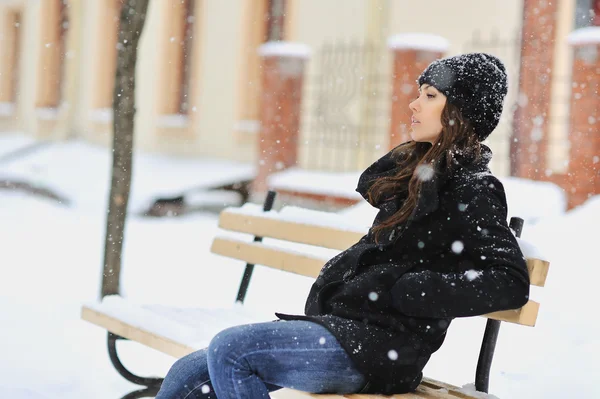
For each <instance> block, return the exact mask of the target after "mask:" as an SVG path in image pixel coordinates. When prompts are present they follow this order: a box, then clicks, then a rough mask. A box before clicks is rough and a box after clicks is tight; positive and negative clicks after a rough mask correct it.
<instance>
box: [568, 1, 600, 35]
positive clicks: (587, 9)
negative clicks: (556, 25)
mask: <svg viewBox="0 0 600 399" xmlns="http://www.w3.org/2000/svg"><path fill="white" fill-rule="evenodd" d="M599 18H600V1H598V0H576V3H575V26H574V29H579V28H585V27H586V26H591V25H598V19H599ZM594 22H596V23H594Z"/></svg>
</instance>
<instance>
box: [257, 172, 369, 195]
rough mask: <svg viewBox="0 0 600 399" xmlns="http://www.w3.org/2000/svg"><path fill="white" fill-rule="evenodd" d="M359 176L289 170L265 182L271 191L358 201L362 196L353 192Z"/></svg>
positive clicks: (270, 177)
mask: <svg viewBox="0 0 600 399" xmlns="http://www.w3.org/2000/svg"><path fill="white" fill-rule="evenodd" d="M359 176H360V173H359V172H346V173H336V172H321V171H313V170H304V169H300V168H289V169H286V170H284V171H282V172H277V173H273V174H272V175H271V176H269V178H268V180H267V182H268V184H269V188H270V189H272V190H285V191H296V192H302V193H308V194H317V195H329V196H333V197H339V198H348V199H354V200H359V199H361V198H362V196H361V195H360V194H359V193H357V192H356V191H355V189H356V183H357V182H358V177H359Z"/></svg>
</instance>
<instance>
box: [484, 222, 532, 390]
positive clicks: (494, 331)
mask: <svg viewBox="0 0 600 399" xmlns="http://www.w3.org/2000/svg"><path fill="white" fill-rule="evenodd" d="M523 223H524V221H523V219H521V218H519V217H512V218H510V223H509V227H510V228H511V229H512V230H513V231H514V232H515V236H517V237H521V233H522V232H523ZM499 332H500V321H499V320H493V319H488V321H487V323H486V325H485V332H484V334H483V342H482V343H481V350H480V351H479V360H478V361H477V370H476V371H475V389H476V390H477V391H479V392H485V393H488V391H489V389H490V371H491V370H492V360H493V359H494V350H495V349H496V342H497V341H498V333H499Z"/></svg>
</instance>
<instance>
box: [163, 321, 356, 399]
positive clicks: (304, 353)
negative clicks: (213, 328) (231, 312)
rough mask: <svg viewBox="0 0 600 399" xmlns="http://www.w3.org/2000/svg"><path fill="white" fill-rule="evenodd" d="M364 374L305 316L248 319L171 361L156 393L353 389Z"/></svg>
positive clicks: (180, 397) (249, 394) (186, 396)
mask: <svg viewBox="0 0 600 399" xmlns="http://www.w3.org/2000/svg"><path fill="white" fill-rule="evenodd" d="M365 384H366V378H365V377H364V376H363V375H362V374H361V373H360V372H359V371H358V370H357V369H356V368H355V367H354V365H353V363H352V361H351V360H350V357H349V356H348V354H346V352H345V351H344V349H343V348H342V347H341V346H340V344H339V343H338V342H337V340H336V339H335V338H334V337H333V335H331V333H329V331H328V330H327V329H326V328H325V327H322V326H321V325H319V324H316V323H311V322H309V321H276V322H267V323H259V324H248V325H242V326H237V327H232V328H228V329H227V330H224V331H222V332H220V333H219V334H218V335H217V336H216V337H215V338H214V339H213V340H212V341H211V343H210V345H209V346H208V348H206V349H202V350H199V351H196V352H194V353H192V354H190V355H187V356H185V357H183V358H181V359H179V360H177V361H176V362H175V364H173V366H172V367H171V369H170V370H169V372H168V373H167V376H166V377H165V380H164V382H163V384H162V387H161V388H160V392H159V393H158V395H157V396H156V399H196V398H203V399H215V398H218V399H233V398H238V399H239V398H244V399H250V398H252V399H257V398H269V392H272V391H275V390H277V389H280V388H282V387H285V388H294V389H298V390H301V391H305V392H311V393H340V394H342V393H356V392H359V391H360V390H361V389H362V388H363V386H364V385H365Z"/></svg>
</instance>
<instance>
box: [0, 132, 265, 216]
mask: <svg viewBox="0 0 600 399" xmlns="http://www.w3.org/2000/svg"><path fill="white" fill-rule="evenodd" d="M0 137H1V136H0ZM16 141H17V140H16V139H13V142H16ZM0 143H1V142H0ZM0 151H3V150H0ZM0 154H2V152H0ZM111 165H112V156H111V150H110V149H108V148H105V147H100V146H96V145H92V144H89V143H86V142H83V141H68V142H55V143H51V144H50V145H48V146H46V147H45V148H43V149H41V150H38V151H36V152H35V153H34V154H31V155H28V156H24V157H21V158H19V159H13V160H11V162H7V163H0V179H13V180H21V181H29V182H31V183H33V184H34V185H35V186H38V187H44V188H48V189H50V190H52V191H54V192H56V193H57V194H59V195H61V196H62V197H66V198H68V199H69V200H70V201H71V202H72V203H74V206H76V207H78V208H84V209H88V210H94V211H101V210H103V209H105V208H106V202H107V200H108V193H109V188H110V171H111ZM132 173H133V176H132V188H131V195H130V200H129V201H130V203H129V205H130V206H129V208H130V210H132V211H133V212H141V211H142V210H145V209H147V207H148V206H149V205H150V204H151V203H152V201H153V200H155V199H156V198H158V197H173V196H178V195H182V194H187V193H190V194H191V193H193V192H195V191H206V189H207V188H210V187H216V186H220V185H224V184H231V183H234V182H237V181H243V180H250V179H251V178H252V177H253V176H254V173H255V168H254V166H253V165H250V164H246V163H241V162H234V161H227V160H219V159H209V158H192V157H190V158H173V157H169V156H165V155H157V154H149V153H139V152H136V153H135V155H134V161H133V171H132Z"/></svg>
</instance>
